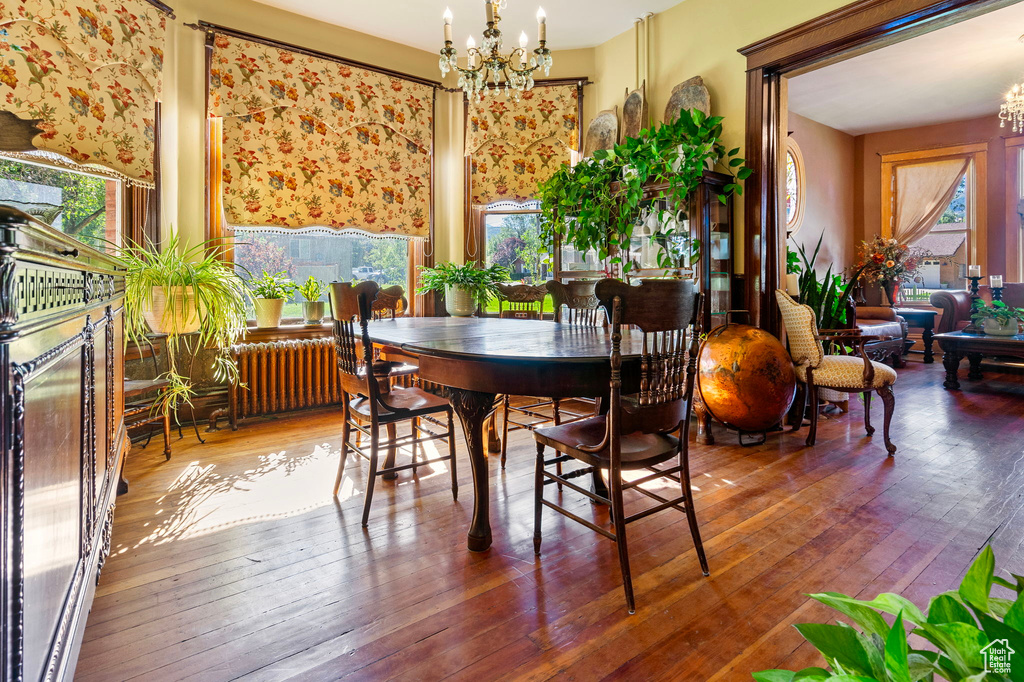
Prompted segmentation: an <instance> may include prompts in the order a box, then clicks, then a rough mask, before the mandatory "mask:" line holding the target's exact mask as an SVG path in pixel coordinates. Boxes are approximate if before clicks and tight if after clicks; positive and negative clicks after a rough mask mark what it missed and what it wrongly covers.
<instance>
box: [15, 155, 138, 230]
mask: <svg viewBox="0 0 1024 682" xmlns="http://www.w3.org/2000/svg"><path fill="white" fill-rule="evenodd" d="M0 204H6V205H8V206H14V207H15V208H18V209H21V210H22V211H24V212H25V213H28V214H29V215H31V216H33V217H34V218H37V219H39V220H41V221H42V222H44V223H46V224H47V225H50V226H52V227H54V228H56V229H58V230H60V231H61V232H63V233H64V234H66V235H69V236H71V237H74V238H76V239H78V240H80V241H82V242H85V243H86V244H89V245H90V246H93V247H95V248H97V249H100V250H107V249H109V248H111V247H110V244H108V242H111V243H113V244H120V240H121V220H120V219H121V216H120V213H121V211H120V206H121V182H120V181H119V180H114V179H111V178H106V177H103V176H101V175H95V174H92V173H82V172H79V171H74V170H69V169H65V168H57V167H55V166H48V165H44V164H39V163H32V162H29V161H22V160H15V159H9V158H4V157H0Z"/></svg>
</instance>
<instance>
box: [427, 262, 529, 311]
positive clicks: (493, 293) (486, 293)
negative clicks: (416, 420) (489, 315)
mask: <svg viewBox="0 0 1024 682" xmlns="http://www.w3.org/2000/svg"><path fill="white" fill-rule="evenodd" d="M510 276H511V275H510V273H509V271H508V269H507V268H504V267H502V266H500V265H492V266H490V267H488V268H481V267H479V266H478V265H477V264H476V263H466V264H465V265H456V264H455V263H441V264H440V265H438V266H437V267H433V268H426V267H423V266H420V288H419V289H417V290H416V291H417V293H420V294H425V293H427V292H428V291H436V292H439V293H442V294H444V302H445V309H446V310H447V311H448V314H449V315H451V316H452V317H469V316H471V315H473V313H475V312H476V309H477V307H480V308H483V307H486V305H487V302H488V301H489V300H491V299H492V298H495V297H497V296H498V287H497V285H498V284H500V283H502V282H506V281H508V279H509V277H510Z"/></svg>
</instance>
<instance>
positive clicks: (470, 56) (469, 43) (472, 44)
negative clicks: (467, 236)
mask: <svg viewBox="0 0 1024 682" xmlns="http://www.w3.org/2000/svg"><path fill="white" fill-rule="evenodd" d="M475 49H476V41H475V40H473V36H470V37H469V38H467V39H466V59H467V60H468V61H469V68H471V69H472V68H473V66H474V65H476V55H475V54H474V53H472V52H470V50H475ZM972 267H973V266H972Z"/></svg>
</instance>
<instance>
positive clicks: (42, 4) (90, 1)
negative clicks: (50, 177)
mask: <svg viewBox="0 0 1024 682" xmlns="http://www.w3.org/2000/svg"><path fill="white" fill-rule="evenodd" d="M167 18H168V17H167V15H166V14H164V13H163V12H162V11H160V10H159V9H157V8H156V7H154V6H153V5H151V4H149V3H148V2H145V0H115V1H114V2H107V1H105V0H78V1H77V2H76V1H75V0H13V1H8V2H4V1H3V0H0V110H2V111H6V112H9V113H11V114H14V115H15V116H17V117H18V118H20V119H23V120H31V119H36V120H38V123H37V124H36V126H37V128H39V129H40V130H42V133H40V134H39V135H37V136H35V137H34V138H33V139H32V141H31V146H32V147H34V148H35V149H36V150H38V151H41V152H50V153H53V154H57V155H59V156H61V157H65V158H68V159H71V160H72V161H74V162H75V163H77V164H80V165H85V166H96V167H102V168H104V169H107V170H111V171H114V172H115V173H116V174H119V175H121V176H123V177H125V178H127V179H128V180H130V181H134V182H136V183H138V184H141V185H146V186H152V183H153V178H154V159H153V152H154V143H155V138H156V128H155V120H156V101H157V100H158V99H159V98H160V91H161V72H162V70H163V57H164V38H165V32H166V25H167ZM6 151H13V152H19V151H20V152H30V151H32V150H31V149H30V148H28V147H26V148H24V149H8V150H6Z"/></svg>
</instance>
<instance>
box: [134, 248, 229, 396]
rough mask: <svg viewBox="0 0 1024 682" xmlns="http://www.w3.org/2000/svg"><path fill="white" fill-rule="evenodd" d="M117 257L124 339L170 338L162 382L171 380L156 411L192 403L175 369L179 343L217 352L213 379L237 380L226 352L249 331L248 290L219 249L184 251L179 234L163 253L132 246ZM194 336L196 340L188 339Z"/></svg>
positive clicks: (187, 387) (190, 392)
mask: <svg viewBox="0 0 1024 682" xmlns="http://www.w3.org/2000/svg"><path fill="white" fill-rule="evenodd" d="M117 259H118V260H119V261H120V263H121V264H122V265H123V266H124V268H125V270H126V272H125V302H124V311H125V312H124V320H125V325H124V331H125V341H126V342H131V343H134V344H136V345H138V346H141V345H142V344H149V343H150V342H149V340H148V339H147V338H146V335H147V334H148V333H149V332H150V331H153V332H154V333H158V334H165V335H166V337H167V338H166V345H167V363H168V371H167V372H166V373H165V374H163V375H161V376H160V377H159V378H160V379H164V380H166V381H167V382H168V386H167V387H166V388H165V389H163V391H161V394H160V396H158V398H157V400H156V402H155V404H154V410H156V411H158V412H162V411H164V410H165V409H168V410H172V411H173V410H177V408H178V407H179V406H180V404H181V403H185V404H189V405H190V404H191V399H192V396H193V395H194V393H193V390H192V385H191V383H190V382H189V379H188V378H187V377H184V376H182V375H181V374H180V373H178V371H177V366H176V363H177V356H178V349H179V347H180V346H179V343H184V344H185V349H186V351H190V350H192V349H193V348H194V349H195V350H197V351H198V349H200V348H207V347H212V348H214V349H216V356H215V372H214V376H215V378H217V379H218V380H227V379H232V378H235V377H236V376H237V368H236V367H235V365H234V363H232V362H231V358H230V357H229V355H228V349H229V348H230V347H231V344H233V343H234V342H235V339H236V338H238V336H239V334H241V333H242V332H243V331H244V330H245V302H246V300H247V299H248V297H249V296H248V292H247V291H246V289H245V284H244V282H243V281H242V280H241V278H239V277H238V275H236V274H235V271H234V270H233V269H232V268H230V267H228V266H227V265H225V264H224V263H223V262H222V260H221V258H220V252H219V251H218V249H217V247H216V246H215V245H213V244H212V243H210V242H206V243H203V244H200V245H198V246H195V247H192V248H182V247H181V245H180V242H179V239H178V237H177V235H174V236H172V237H171V238H170V239H168V240H167V241H166V243H165V244H164V247H163V250H160V251H158V250H156V249H155V248H152V245H151V248H150V249H146V248H143V247H142V246H140V245H138V244H134V243H129V244H128V245H127V246H125V247H124V248H123V249H121V250H120V252H119V254H118V255H117ZM189 335H192V336H189Z"/></svg>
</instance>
